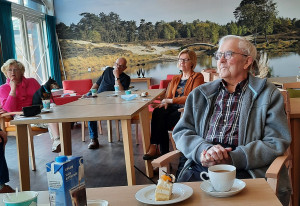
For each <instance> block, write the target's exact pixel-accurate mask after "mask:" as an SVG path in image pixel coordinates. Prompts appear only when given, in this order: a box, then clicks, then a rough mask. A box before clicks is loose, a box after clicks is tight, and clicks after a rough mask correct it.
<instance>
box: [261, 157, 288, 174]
mask: <svg viewBox="0 0 300 206" xmlns="http://www.w3.org/2000/svg"><path fill="white" fill-rule="evenodd" d="M287 160H288V156H287V155H282V156H279V157H277V158H276V159H275V160H274V161H273V162H272V164H271V165H270V167H269V168H268V170H267V172H266V178H274V179H278V175H279V172H280V170H281V168H282V166H284V165H285V162H286V161H287Z"/></svg>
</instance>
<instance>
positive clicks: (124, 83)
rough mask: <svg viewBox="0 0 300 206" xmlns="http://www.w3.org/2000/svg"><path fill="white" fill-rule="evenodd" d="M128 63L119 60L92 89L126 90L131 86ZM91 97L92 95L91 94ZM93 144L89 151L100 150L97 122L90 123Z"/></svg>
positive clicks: (99, 90)
mask: <svg viewBox="0 0 300 206" xmlns="http://www.w3.org/2000/svg"><path fill="white" fill-rule="evenodd" d="M126 64H127V61H126V59H125V58H119V59H117V61H116V62H115V65H114V68H112V67H107V68H106V69H105V71H104V72H103V74H102V75H101V76H100V78H99V79H98V81H97V82H96V83H94V84H93V86H92V88H91V89H97V90H98V93H101V92H104V91H114V85H119V89H120V90H126V89H128V87H129V84H130V77H129V76H128V75H127V74H125V73H124V71H125V69H126V68H127V66H126ZM89 95H90V94H89ZM88 126H89V134H90V139H91V142H90V144H89V145H88V148H89V149H97V148H99V141H98V128H97V122H96V121H90V122H88Z"/></svg>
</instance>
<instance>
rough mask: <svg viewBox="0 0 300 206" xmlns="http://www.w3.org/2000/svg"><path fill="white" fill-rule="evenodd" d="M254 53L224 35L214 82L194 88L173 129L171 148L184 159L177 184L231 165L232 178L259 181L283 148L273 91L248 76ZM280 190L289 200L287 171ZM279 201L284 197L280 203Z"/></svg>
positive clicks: (284, 131) (285, 132)
mask: <svg viewBox="0 0 300 206" xmlns="http://www.w3.org/2000/svg"><path fill="white" fill-rule="evenodd" d="M256 54H257V51H256V48H255V46H254V45H253V44H252V43H250V42H249V41H248V40H246V39H244V38H242V37H239V36H232V35H229V36H225V37H223V38H222V39H221V40H220V42H219V49H218V51H217V52H216V53H215V58H216V60H217V67H218V72H219V75H220V78H221V79H220V80H216V81H213V82H209V83H207V84H204V85H201V86H199V87H197V88H195V89H194V90H193V91H192V92H191V93H190V95H189V96H188V98H187V101H186V103H185V109H184V114H183V117H182V118H181V119H180V120H179V122H178V124H177V125H176V127H175V128H174V131H173V137H174V140H175V142H176V147H177V148H178V149H179V150H180V151H181V152H182V153H183V154H184V156H185V157H186V158H187V161H186V163H185V166H184V168H183V169H182V170H181V172H180V174H179V177H178V180H179V181H196V180H200V177H199V173H200V172H202V171H207V168H208V167H209V166H212V165H216V164H232V165H234V166H235V167H236V168H237V178H251V177H260V178H263V177H265V172H266V170H267V168H268V166H269V165H270V164H271V163H272V161H273V160H274V159H275V158H276V157H278V156H280V155H282V154H283V153H284V152H285V150H286V149H287V148H288V146H289V144H290V142H291V137H290V134H289V129H288V125H287V119H286V114H285V111H284V103H283V98H282V95H281V94H280V92H279V90H278V89H277V88H276V87H275V86H274V85H273V84H270V83H268V82H267V81H266V79H260V78H256V77H254V76H253V75H252V74H251V73H250V72H249V71H250V70H251V69H252V67H253V62H254V60H255V59H256ZM281 172H282V174H281V175H282V177H283V178H281V179H283V182H284V183H285V184H286V185H282V187H281V188H280V190H281V192H283V193H285V192H287V193H285V194H283V197H280V199H281V201H283V202H284V204H286V201H287V202H288V199H289V192H290V191H289V189H290V187H289V180H288V176H287V171H286V170H284V169H283V170H282V171H281ZM284 198H286V199H285V200H284Z"/></svg>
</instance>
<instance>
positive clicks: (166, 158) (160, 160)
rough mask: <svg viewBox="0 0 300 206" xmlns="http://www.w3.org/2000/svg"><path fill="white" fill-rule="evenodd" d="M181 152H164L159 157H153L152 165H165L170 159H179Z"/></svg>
mask: <svg viewBox="0 0 300 206" xmlns="http://www.w3.org/2000/svg"><path fill="white" fill-rule="evenodd" d="M181 155H182V154H181V152H180V151H179V150H174V151H172V152H169V153H167V154H164V155H162V156H160V157H159V158H156V159H154V160H153V161H152V162H151V164H152V166H153V167H165V166H166V165H168V164H169V163H170V162H171V161H173V160H176V159H179V157H180V156H181Z"/></svg>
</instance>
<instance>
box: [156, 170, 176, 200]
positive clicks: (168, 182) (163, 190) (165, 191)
mask: <svg viewBox="0 0 300 206" xmlns="http://www.w3.org/2000/svg"><path fill="white" fill-rule="evenodd" d="M174 182H175V176H174V175H172V174H170V175H168V174H165V175H162V176H161V178H160V179H159V180H158V183H157V185H156V189H155V201H166V200H170V199H171V195H172V189H173V183H174Z"/></svg>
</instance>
